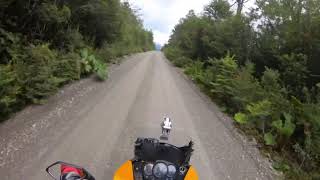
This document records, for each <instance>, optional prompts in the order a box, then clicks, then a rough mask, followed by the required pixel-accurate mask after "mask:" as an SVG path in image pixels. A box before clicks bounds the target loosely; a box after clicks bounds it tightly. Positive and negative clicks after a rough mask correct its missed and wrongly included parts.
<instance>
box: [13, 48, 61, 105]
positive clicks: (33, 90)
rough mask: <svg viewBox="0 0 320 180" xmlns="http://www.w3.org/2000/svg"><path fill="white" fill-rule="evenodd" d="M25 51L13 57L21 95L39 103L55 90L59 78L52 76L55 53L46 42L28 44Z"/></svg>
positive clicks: (29, 100)
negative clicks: (33, 44)
mask: <svg viewBox="0 0 320 180" xmlns="http://www.w3.org/2000/svg"><path fill="white" fill-rule="evenodd" d="M25 53H26V54H24V55H21V56H17V57H15V58H14V62H16V64H15V66H16V69H17V72H18V81H19V84H20V86H21V88H22V92H23V93H22V96H23V97H24V99H26V100H27V101H28V102H33V103H39V102H40V100H41V99H43V98H46V97H48V96H49V95H51V94H52V93H54V92H55V91H56V90H57V87H58V84H59V79H58V78H56V77H54V76H53V72H54V70H55V69H54V63H55V61H56V58H57V55H56V53H55V52H53V51H51V50H50V49H49V47H48V44H44V45H38V46H30V47H28V48H27V49H26V52H25Z"/></svg>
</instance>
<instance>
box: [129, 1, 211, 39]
mask: <svg viewBox="0 0 320 180" xmlns="http://www.w3.org/2000/svg"><path fill="white" fill-rule="evenodd" d="M128 1H129V2H130V3H131V4H132V5H133V6H134V7H138V8H140V9H141V14H142V19H143V21H144V25H145V27H146V28H147V29H151V30H152V31H153V33H154V41H155V42H156V43H159V44H162V45H163V44H164V43H166V42H167V41H168V39H169V36H170V34H171V31H172V29H173V28H174V26H175V25H176V24H177V23H178V22H179V20H180V19H181V18H183V17H184V16H185V15H186V14H187V13H188V12H189V10H191V9H193V10H195V12H196V13H200V12H201V11H202V9H203V7H204V5H205V4H208V3H209V2H210V0H128Z"/></svg>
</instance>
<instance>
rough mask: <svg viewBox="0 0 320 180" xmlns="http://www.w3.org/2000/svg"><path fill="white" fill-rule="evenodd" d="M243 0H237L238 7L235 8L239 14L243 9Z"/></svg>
mask: <svg viewBox="0 0 320 180" xmlns="http://www.w3.org/2000/svg"><path fill="white" fill-rule="evenodd" d="M243 3H244V0H237V4H238V8H237V15H238V16H239V15H241V12H242V9H243Z"/></svg>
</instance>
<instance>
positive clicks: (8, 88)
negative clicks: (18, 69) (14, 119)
mask: <svg viewBox="0 0 320 180" xmlns="http://www.w3.org/2000/svg"><path fill="white" fill-rule="evenodd" d="M20 93H21V88H20V87H19V85H18V84H17V76H16V73H15V71H14V70H13V67H12V66H11V65H0V120H1V119H3V118H4V117H6V116H7V115H8V114H9V113H11V112H12V107H13V106H14V105H15V104H17V102H18V98H19V97H18V96H19V95H20Z"/></svg>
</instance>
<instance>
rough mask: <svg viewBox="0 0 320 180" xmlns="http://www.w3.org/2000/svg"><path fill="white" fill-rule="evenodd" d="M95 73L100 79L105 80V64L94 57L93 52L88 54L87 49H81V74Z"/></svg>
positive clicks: (106, 73) (106, 74)
mask: <svg viewBox="0 0 320 180" xmlns="http://www.w3.org/2000/svg"><path fill="white" fill-rule="evenodd" d="M91 73H97V76H98V78H99V79H100V80H105V79H106V78H107V76H108V69H107V64H105V63H103V62H101V60H99V59H96V57H95V55H94V54H90V52H89V50H88V49H82V50H81V74H83V75H89V74H91Z"/></svg>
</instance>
